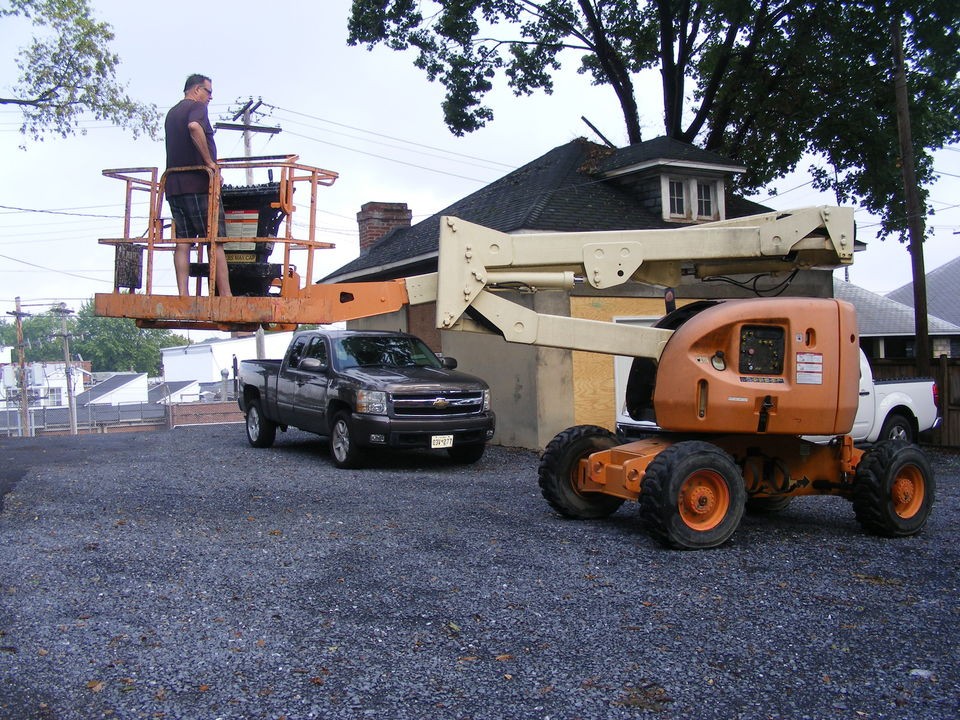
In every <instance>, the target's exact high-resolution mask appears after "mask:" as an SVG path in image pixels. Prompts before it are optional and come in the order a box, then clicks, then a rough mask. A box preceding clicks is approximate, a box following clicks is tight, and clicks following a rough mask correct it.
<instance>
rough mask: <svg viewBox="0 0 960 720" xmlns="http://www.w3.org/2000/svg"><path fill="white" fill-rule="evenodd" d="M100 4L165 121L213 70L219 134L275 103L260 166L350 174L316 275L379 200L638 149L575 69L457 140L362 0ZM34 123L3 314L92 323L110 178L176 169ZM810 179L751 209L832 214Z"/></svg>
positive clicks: (867, 273)
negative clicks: (360, 20) (588, 153)
mask: <svg viewBox="0 0 960 720" xmlns="http://www.w3.org/2000/svg"><path fill="white" fill-rule="evenodd" d="M91 5H92V6H93V8H94V12H95V15H96V17H97V18H98V19H101V20H104V21H106V22H109V23H110V24H111V25H112V26H113V29H114V32H115V34H116V39H115V41H114V43H113V49H114V51H115V52H116V53H117V54H119V56H120V58H121V61H122V62H121V65H120V67H119V72H118V74H119V77H120V79H121V81H122V82H124V83H126V84H127V85H128V89H129V92H130V94H131V95H132V96H134V97H135V98H137V99H138V100H140V101H143V102H148V103H155V104H156V105H157V106H158V108H159V109H160V111H161V112H166V110H167V109H168V108H169V107H170V106H171V105H173V104H175V103H176V102H178V101H179V100H180V99H181V98H182V87H183V81H184V79H185V78H186V76H187V75H188V74H190V73H192V72H200V73H203V74H206V75H209V76H211V77H212V78H213V87H214V97H213V101H212V103H211V105H210V114H211V120H212V121H217V120H229V119H230V116H232V115H233V113H234V112H235V111H236V110H237V109H239V107H241V106H242V104H243V103H244V102H245V101H246V100H247V99H248V98H250V97H253V98H255V99H256V98H261V99H262V100H263V102H264V104H265V105H264V107H265V108H266V107H267V106H273V107H274V108H275V109H273V110H271V111H270V115H268V116H262V117H260V118H259V122H260V123H261V124H265V125H279V126H280V127H281V128H282V130H283V132H282V133H280V134H279V135H276V136H268V135H263V136H256V137H255V139H254V148H253V152H254V154H284V153H295V154H299V155H300V158H301V160H302V161H303V162H305V163H307V164H310V165H316V166H319V167H322V168H326V169H329V170H334V171H336V172H338V173H339V174H340V178H339V179H338V181H337V182H336V184H335V185H334V186H333V187H331V188H327V189H321V191H320V198H319V207H320V209H321V213H320V215H319V218H318V225H319V226H320V233H319V238H318V239H320V240H325V241H328V242H334V243H336V244H337V249H336V250H332V251H322V252H321V253H319V259H318V261H317V268H316V276H317V277H320V276H323V275H325V274H327V273H329V272H330V271H332V270H334V269H336V268H337V267H339V266H340V265H342V264H343V263H345V262H346V261H348V260H350V259H352V258H353V257H355V256H356V254H357V226H356V213H357V211H358V210H359V208H360V205H361V204H363V203H364V202H367V201H370V200H379V201H390V202H406V203H407V204H408V206H409V207H410V208H411V210H412V211H413V215H414V222H417V221H418V220H420V219H423V218H424V217H427V216H429V215H431V214H433V213H434V212H436V211H438V210H440V209H442V208H443V207H445V206H446V205H448V204H450V203H451V202H453V201H455V200H457V199H458V198H461V197H463V196H465V195H467V194H469V193H471V192H473V191H475V190H478V189H479V188H481V187H483V186H484V185H486V184H488V183H490V182H491V181H493V180H495V179H497V178H499V177H501V176H502V175H504V174H506V173H507V172H509V171H510V170H512V169H514V168H516V167H519V166H520V165H524V164H526V163H527V162H529V161H530V160H533V159H535V158H536V157H538V156H540V155H542V154H543V153H545V152H547V151H548V150H550V149H551V148H553V147H556V146H558V145H561V144H563V143H566V142H568V141H570V140H572V139H574V138H576V137H580V136H586V137H590V138H591V139H594V140H596V139H597V138H596V137H594V136H592V133H591V131H590V129H589V128H588V127H587V126H586V125H585V124H584V123H583V122H582V121H581V119H580V116H581V115H585V116H586V117H587V118H588V119H589V120H590V121H591V122H592V123H593V124H594V125H596V126H597V127H598V128H599V129H600V130H601V131H602V132H603V133H604V135H606V136H607V137H608V138H610V139H611V140H612V141H613V142H615V143H617V144H624V143H625V142H626V134H625V132H624V130H623V121H622V119H621V115H620V112H619V108H618V106H617V104H616V101H615V97H614V94H613V92H612V90H610V89H608V88H594V87H591V86H590V85H589V84H588V83H587V82H586V81H585V80H584V79H583V78H582V77H580V76H578V75H576V73H575V72H574V70H573V68H574V60H575V58H573V57H571V58H569V60H568V67H566V68H565V70H564V73H563V74H562V75H561V76H560V77H558V79H557V83H556V90H555V92H554V94H553V95H552V96H544V95H543V94H538V95H535V96H533V97H530V98H526V97H524V98H515V97H514V96H513V95H512V94H511V93H510V92H509V91H507V90H502V91H499V92H498V93H497V95H496V97H495V98H493V99H492V103H493V109H494V112H495V114H496V118H495V119H494V121H493V122H492V123H490V124H489V126H488V127H487V128H485V129H483V130H481V131H479V132H476V133H473V134H471V135H468V136H466V137H464V138H456V137H454V136H453V135H451V134H450V133H449V131H448V130H447V129H446V127H445V126H444V124H443V121H442V116H441V111H440V102H441V100H442V97H443V88H442V87H441V86H439V85H437V84H431V83H429V82H428V81H427V80H426V77H425V76H424V75H423V73H421V72H420V71H418V70H416V69H415V68H414V67H413V66H412V58H413V56H412V55H411V54H402V53H396V52H393V51H390V50H387V49H385V48H377V49H376V50H374V51H373V52H372V53H371V52H368V51H367V50H366V49H365V48H361V47H349V46H347V44H346V35H347V30H346V25H347V17H348V13H349V6H350V2H349V0H323V2H314V3H282V4H272V5H269V6H264V5H263V3H256V2H252V1H251V0H235V1H232V2H224V1H211V2H204V3H198V2H195V0H194V1H192V2H186V1H184V0H169V1H168V2H165V3H162V4H160V5H155V6H150V9H149V11H145V10H144V6H143V5H142V4H140V3H131V2H127V1H126V0H92V2H91ZM26 32H27V28H25V26H23V25H22V24H21V25H18V24H17V23H15V22H11V21H9V20H3V21H2V22H0V93H2V94H8V93H9V90H10V87H11V86H12V84H13V83H14V81H15V66H14V63H13V56H14V50H15V48H16V47H17V46H18V45H20V44H22V43H23V42H24V41H25V39H26V37H25V33H26ZM641 87H647V88H648V90H646V91H643V90H642V91H641V93H640V94H641V97H640V104H641V108H642V110H641V112H642V122H643V126H644V132H645V135H644V137H646V138H652V137H655V136H657V135H660V134H662V120H661V104H660V102H659V99H658V98H659V95H658V93H659V86H658V84H657V76H656V75H655V74H651V76H650V77H649V78H646V80H645V82H642V83H641ZM645 93H649V95H648V96H649V98H650V102H649V105H647V106H646V107H644V98H643V95H644V94H645ZM19 125H20V119H19V112H18V111H16V110H14V109H10V108H3V109H0V153H2V155H0V158H2V168H3V170H2V172H0V206H2V207H0V313H6V312H8V311H10V310H12V309H13V307H14V298H15V297H17V296H19V297H20V298H21V302H22V303H23V304H24V305H25V308H24V309H25V310H28V311H32V312H42V311H43V310H44V309H46V308H47V307H49V305H50V303H55V302H59V301H64V302H66V303H67V306H68V307H70V308H72V309H74V310H76V309H79V307H80V305H81V303H82V302H83V301H84V300H85V299H88V298H90V297H92V295H93V294H94V293H96V292H110V290H111V289H112V285H113V249H112V248H111V247H108V246H101V245H99V244H98V243H97V239H98V238H109V237H118V236H119V235H120V234H121V231H122V225H121V217H122V213H123V185H122V183H120V182H119V181H117V180H111V179H109V178H104V177H103V176H102V175H101V170H102V169H104V168H123V167H142V166H159V167H163V164H164V153H163V143H162V140H157V141H154V140H150V139H143V138H141V139H139V140H133V139H132V138H131V136H130V134H129V133H126V132H124V131H122V130H119V129H117V128H113V127H110V126H109V125H108V124H106V123H104V122H97V121H92V120H91V121H86V122H84V123H83V127H84V128H85V129H86V130H87V132H86V134H85V135H82V136H75V137H71V138H67V139H61V138H48V139H46V140H45V141H44V142H41V143H36V142H33V141H28V142H27V149H26V150H20V149H19V145H21V144H22V143H23V142H24V138H23V137H22V136H21V135H20V134H19V132H18V128H19ZM217 146H218V149H219V153H220V156H221V157H236V156H240V155H242V154H243V143H242V136H241V134H240V133H238V132H231V131H226V130H221V131H219V132H218V133H217ZM935 167H936V169H937V170H938V171H939V172H941V173H942V174H943V178H942V180H941V181H940V182H939V183H938V184H937V185H936V186H935V187H934V188H933V189H932V191H931V199H932V205H933V208H934V209H935V210H938V212H937V215H936V216H935V218H934V219H933V220H932V223H931V224H932V226H933V228H934V237H933V239H932V240H930V241H928V243H927V247H926V252H925V256H926V266H927V269H928V271H929V270H931V269H933V268H935V267H937V266H939V265H941V264H943V263H944V262H946V261H948V260H951V259H953V258H954V257H957V256H958V255H960V244H958V243H960V235H958V234H956V233H960V207H958V204H960V152H958V149H957V148H949V149H945V150H943V151H941V152H940V153H938V155H937V157H936V162H935ZM804 169H805V166H804V167H803V168H801V170H804ZM808 180H809V177H808V176H807V175H806V174H805V173H804V172H800V173H798V174H797V175H794V176H791V177H790V178H787V179H784V180H783V181H781V182H779V183H777V185H776V187H777V188H778V189H779V190H780V194H779V195H778V196H776V197H769V195H770V194H769V193H767V192H764V193H759V194H757V195H756V196H754V197H753V198H752V199H754V200H757V201H759V202H764V203H765V204H767V205H770V206H772V207H775V208H778V209H787V208H791V207H798V206H803V205H812V204H823V203H830V202H831V199H830V198H829V197H823V196H820V195H818V194H817V193H815V192H813V191H812V189H811V188H810V186H809V184H808ZM228 181H229V179H228ZM856 217H857V221H858V225H859V237H860V239H861V240H864V241H866V242H868V243H869V248H868V250H867V251H866V252H865V253H858V254H857V257H856V260H855V264H854V266H853V267H852V268H850V273H849V274H850V280H851V281H852V282H854V283H856V284H858V285H861V286H862V287H865V288H867V289H869V290H873V291H875V292H881V293H884V292H888V291H890V290H893V289H895V288H897V287H899V286H901V285H903V284H904V283H907V282H909V281H910V280H911V274H910V272H911V271H910V258H909V255H908V253H907V251H906V248H905V246H902V245H900V244H899V243H898V242H897V241H896V240H894V239H888V240H886V241H883V242H880V241H877V240H875V239H874V236H875V232H876V227H875V222H876V221H875V219H873V218H871V217H869V216H868V215H867V214H866V213H863V212H858V213H857V216H856ZM164 258H165V256H164V255H162V256H161V262H160V263H159V264H160V266H161V267H160V270H161V272H159V273H158V274H157V275H156V276H155V283H156V287H157V289H158V290H159V291H161V292H170V293H173V292H175V290H174V288H175V284H174V279H173V268H172V261H171V262H170V263H169V265H170V267H164V263H163V262H162V259H164ZM841 272H842V271H841ZM0 317H6V319H8V320H9V319H11V318H9V317H8V316H5V315H0Z"/></svg>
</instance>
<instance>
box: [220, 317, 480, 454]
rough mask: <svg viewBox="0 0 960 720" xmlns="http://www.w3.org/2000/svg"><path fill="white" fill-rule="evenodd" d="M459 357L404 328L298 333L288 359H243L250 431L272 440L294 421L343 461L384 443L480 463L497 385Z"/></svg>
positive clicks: (264, 442) (263, 441)
mask: <svg viewBox="0 0 960 720" xmlns="http://www.w3.org/2000/svg"><path fill="white" fill-rule="evenodd" d="M456 366H457V361H456V360H454V359H453V358H450V357H438V356H437V355H436V354H435V353H433V352H432V351H431V350H430V348H429V347H427V345H426V344H425V343H424V342H423V341H422V340H420V339H419V338H417V337H414V336H413V335H408V334H405V333H394V332H381V331H359V330H308V331H304V332H299V333H297V334H296V335H294V336H293V339H292V340H291V341H290V346H289V347H288V348H287V352H286V354H285V355H284V357H283V359H282V360H244V361H243V362H241V363H240V372H239V377H240V388H241V392H240V393H239V397H238V401H239V403H240V409H241V410H242V411H243V412H244V414H245V415H246V428H247V439H248V440H249V441H250V444H251V445H253V446H254V447H269V446H270V445H272V444H273V441H274V439H275V438H276V432H277V428H280V429H281V430H286V429H287V427H288V426H292V427H297V428H300V429H301V430H306V431H308V432H314V433H317V434H318V435H325V436H328V437H329V438H330V455H331V457H332V458H333V462H334V464H336V465H337V466H338V467H342V468H348V467H357V466H358V465H360V464H362V460H363V457H364V453H365V452H367V451H369V450H370V449H372V448H378V447H382V448H395V449H403V448H434V449H444V450H446V452H447V453H448V454H449V455H450V457H451V458H452V459H453V460H454V461H455V462H461V463H472V462H476V461H477V460H479V459H480V458H481V457H482V456H483V451H484V448H485V447H486V442H487V440H489V439H490V438H491V437H493V432H494V427H495V416H494V413H493V411H491V409H490V388H489V387H488V386H487V384H486V383H485V382H484V381H483V380H481V379H480V378H477V377H473V376H472V375H467V374H465V373H461V372H456V371H455V368H456Z"/></svg>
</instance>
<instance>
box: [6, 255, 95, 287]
mask: <svg viewBox="0 0 960 720" xmlns="http://www.w3.org/2000/svg"><path fill="white" fill-rule="evenodd" d="M0 258H3V259H5V260H10V261H11V262H15V263H20V264H21V265H29V266H30V267H35V268H39V269H40V270H46V271H47V272H52V273H57V274H58V275H67V276H69V277H75V278H79V279H81V280H91V281H93V282H110V281H109V280H102V279H101V278H92V277H87V276H85V275H78V274H77V273H72V272H67V271H66V270H55V269H54V268H50V267H46V266H44V265H37V264H36V263H32V262H27V261H26V260H20V259H19V258H15V257H10V256H9V255H2V254H0Z"/></svg>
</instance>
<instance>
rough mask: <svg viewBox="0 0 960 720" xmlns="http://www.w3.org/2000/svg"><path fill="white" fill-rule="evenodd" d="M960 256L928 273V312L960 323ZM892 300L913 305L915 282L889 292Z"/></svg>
mask: <svg viewBox="0 0 960 720" xmlns="http://www.w3.org/2000/svg"><path fill="white" fill-rule="evenodd" d="M958 288H960V257H958V258H954V259H953V260H951V261H950V262H948V263H945V264H943V265H941V266H940V267H938V268H936V269H935V270H931V271H930V272H928V273H927V313H928V314H930V315H935V316H936V317H938V318H942V319H944V320H947V321H949V322H952V323H955V324H957V325H960V293H958V292H957V289H958ZM887 297H888V298H890V299H891V300H896V301H897V302H900V303H903V304H904V305H909V306H910V307H913V283H912V282H910V283H907V284H906V285H904V286H903V287H899V288H897V289H896V290H894V291H892V292H889V293H887Z"/></svg>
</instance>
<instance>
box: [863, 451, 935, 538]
mask: <svg viewBox="0 0 960 720" xmlns="http://www.w3.org/2000/svg"><path fill="white" fill-rule="evenodd" d="M935 490H936V484H935V482H934V479H933V470H932V469H931V468H930V463H929V462H928V461H927V457H926V455H924V454H923V451H921V450H920V448H918V447H917V446H916V445H910V444H908V443H905V442H902V441H900V440H886V441H884V442H880V443H877V444H876V445H874V446H873V448H871V449H870V451H869V452H867V454H866V455H864V456H863V459H862V460H861V461H860V464H859V465H858V466H857V473H856V475H855V476H854V480H853V512H854V514H856V516H857V522H859V523H860V525H861V526H862V527H863V529H864V530H866V531H867V532H871V533H874V534H876V535H883V536H885V537H904V536H907V535H915V534H916V533H918V532H920V530H922V529H923V526H924V525H926V523H927V518H928V517H929V516H930V511H931V510H932V509H933V496H934V493H935Z"/></svg>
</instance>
